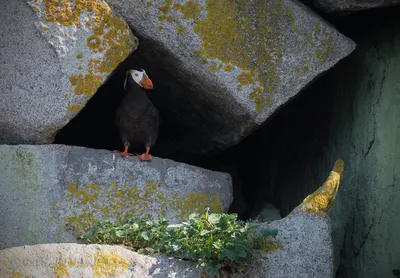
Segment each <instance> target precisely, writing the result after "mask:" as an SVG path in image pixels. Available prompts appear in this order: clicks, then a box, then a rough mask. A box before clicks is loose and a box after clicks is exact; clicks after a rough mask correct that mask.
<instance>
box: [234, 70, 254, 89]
mask: <svg viewBox="0 0 400 278" xmlns="http://www.w3.org/2000/svg"><path fill="white" fill-rule="evenodd" d="M237 79H238V82H239V84H240V85H242V86H246V85H250V84H253V83H254V78H253V75H252V74H251V72H246V71H244V72H242V73H240V74H239V75H238V77H237Z"/></svg>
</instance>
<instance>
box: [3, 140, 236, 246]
mask: <svg viewBox="0 0 400 278" xmlns="http://www.w3.org/2000/svg"><path fill="white" fill-rule="evenodd" d="M0 156H1V157H2V162H1V163H0V172H1V173H2V175H1V176H0V221H1V222H0V224H1V227H2V229H1V231H0V248H4V247H10V246H20V245H24V244H41V243H49V242H77V236H79V235H81V234H83V233H84V232H86V231H87V230H88V229H90V228H91V226H92V225H93V224H94V223H95V222H96V220H97V219H104V220H106V219H109V220H118V221H121V222H124V221H126V220H127V219H129V218H131V217H148V218H166V219H168V220H169V221H170V222H172V223H176V222H180V221H182V220H183V219H186V218H187V216H188V215H189V214H190V213H193V212H199V213H201V212H204V209H205V208H206V207H210V209H211V211H213V212H226V211H227V210H228V208H229V205H230V204H231V202H232V187H231V178H230V176H229V175H228V174H225V173H219V172H212V171H209V170H205V169H201V168H198V167H194V166H189V165H186V164H182V163H176V162H174V161H171V160H162V159H158V158H154V159H153V161H152V162H150V163H148V162H142V161H140V160H139V159H138V158H136V157H128V158H122V157H120V155H119V154H115V153H112V152H110V151H101V150H93V149H86V148H80V147H67V146H62V145H42V146H27V145H25V146H0Z"/></svg>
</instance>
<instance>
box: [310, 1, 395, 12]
mask: <svg viewBox="0 0 400 278" xmlns="http://www.w3.org/2000/svg"><path fill="white" fill-rule="evenodd" d="M399 3H400V0H314V5H315V6H316V7H318V8H319V9H322V10H324V11H325V12H328V13H342V12H355V11H363V10H369V9H372V8H380V7H387V6H393V5H398V4H399Z"/></svg>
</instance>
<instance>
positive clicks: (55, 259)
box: [0, 243, 201, 278]
mask: <svg viewBox="0 0 400 278" xmlns="http://www.w3.org/2000/svg"><path fill="white" fill-rule="evenodd" d="M200 275H201V269H200V268H197V269H196V268H195V266H194V265H193V263H191V262H188V261H181V260H177V259H170V258H167V257H163V256H144V255H139V254H137V253H135V252H132V251H130V250H128V249H125V248H123V247H120V246H108V245H83V244H82V245H79V244H68V243H64V244H42V245H34V246H21V247H14V248H9V249H5V250H0V277H2V278H14V277H41V278H47V277H49V278H50V277H86V278H91V277H120V278H124V277H127V278H128V277H129V278H142V277H143V278H144V277H188V278H189V277H193V278H199V277H201V276H200Z"/></svg>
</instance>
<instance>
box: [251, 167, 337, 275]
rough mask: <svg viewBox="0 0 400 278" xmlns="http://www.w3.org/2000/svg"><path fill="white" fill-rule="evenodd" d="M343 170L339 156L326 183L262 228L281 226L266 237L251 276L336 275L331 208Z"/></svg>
mask: <svg viewBox="0 0 400 278" xmlns="http://www.w3.org/2000/svg"><path fill="white" fill-rule="evenodd" d="M343 170H344V162H343V161H342V160H338V161H337V162H336V163H335V166H334V168H333V170H332V171H331V172H330V175H329V176H328V178H327V179H326V181H325V183H324V184H323V185H322V186H321V187H320V188H318V190H316V191H315V192H314V193H312V194H310V195H309V196H307V197H306V198H305V199H304V200H303V202H302V203H301V204H300V205H299V206H297V207H296V208H295V209H294V210H293V211H292V212H291V213H290V214H289V215H288V216H286V217H285V218H283V219H281V220H277V221H273V222H271V223H268V224H264V225H262V226H261V227H260V228H259V229H262V228H266V229H269V230H274V229H276V230H278V235H277V236H276V239H274V240H271V239H269V240H266V242H265V249H264V251H267V252H266V253H259V260H257V261H256V262H255V263H256V265H255V266H253V267H251V268H250V271H249V277H271V278H280V277H282V278H284V277H324V278H325V277H326V278H329V277H333V244H332V236H331V233H332V225H331V218H330V214H331V210H332V206H333V202H334V200H335V198H336V194H337V191H338V189H339V185H340V182H341V177H342V174H343Z"/></svg>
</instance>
